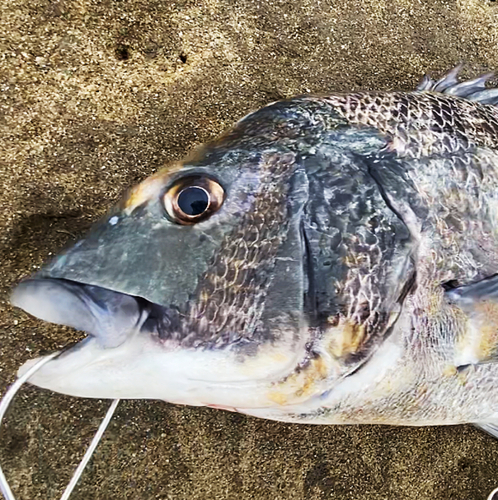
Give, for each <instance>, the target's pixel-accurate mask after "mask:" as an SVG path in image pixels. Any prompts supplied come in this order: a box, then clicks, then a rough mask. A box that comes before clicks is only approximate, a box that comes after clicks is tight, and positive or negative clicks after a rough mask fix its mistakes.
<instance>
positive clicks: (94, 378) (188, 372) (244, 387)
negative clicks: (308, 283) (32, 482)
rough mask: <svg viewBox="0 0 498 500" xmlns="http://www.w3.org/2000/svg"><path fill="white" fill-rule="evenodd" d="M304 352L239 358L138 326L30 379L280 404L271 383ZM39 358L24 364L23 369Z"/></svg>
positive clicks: (78, 387) (189, 399)
mask: <svg viewBox="0 0 498 500" xmlns="http://www.w3.org/2000/svg"><path fill="white" fill-rule="evenodd" d="M300 355H302V353H299V354H296V352H294V351H293V350H292V349H288V350H287V351H286V350H283V349H282V347H281V346H280V347H279V348H274V347H271V346H267V347H266V348H263V352H260V353H259V355H258V356H256V357H247V358H245V359H240V356H239V355H238V354H237V353H234V352H230V351H227V350H200V349H198V350H189V349H182V348H178V347H177V346H173V347H167V346H165V345H163V344H162V343H161V342H160V341H158V340H157V339H155V338H153V337H152V336H149V335H145V334H143V332H137V333H136V334H134V335H132V336H129V337H128V339H127V340H126V342H123V343H121V344H120V345H119V346H117V347H114V348H106V347H103V346H102V345H101V344H100V343H99V340H98V338H95V337H88V338H86V339H85V340H83V341H82V342H80V343H78V344H76V345H75V346H74V347H72V348H70V349H68V350H67V351H63V352H61V354H60V355H59V356H58V357H56V358H55V359H53V360H52V361H50V362H48V363H47V364H46V365H44V366H43V367H42V368H41V369H40V370H38V371H37V372H36V373H35V374H34V375H33V376H32V377H31V378H30V380H29V382H30V383H31V384H33V385H35V386H38V387H41V388H44V389H49V390H51V391H54V392H58V393H62V394H66V395H70V396H75V397H89V398H109V399H115V398H120V399H160V400H165V401H168V402H170V403H177V404H185V405H191V406H204V405H208V406H214V405H217V406H223V407H245V408H260V407H267V406H273V405H275V402H274V401H273V400H272V399H271V390H270V389H271V387H272V385H273V384H274V383H275V382H276V381H278V380H280V379H282V378H284V377H285V376H286V375H287V374H288V373H289V372H290V371H292V370H293V369H294V367H295V366H296V364H297V362H298V357H299V356H300ZM39 359H40V358H37V359H33V360H29V361H28V362H26V363H25V364H23V365H22V366H21V367H20V369H19V372H18V375H19V376H21V375H22V374H24V373H25V372H26V371H27V370H28V369H29V368H30V367H31V366H32V365H33V363H36V362H37V361H38V360H39Z"/></svg>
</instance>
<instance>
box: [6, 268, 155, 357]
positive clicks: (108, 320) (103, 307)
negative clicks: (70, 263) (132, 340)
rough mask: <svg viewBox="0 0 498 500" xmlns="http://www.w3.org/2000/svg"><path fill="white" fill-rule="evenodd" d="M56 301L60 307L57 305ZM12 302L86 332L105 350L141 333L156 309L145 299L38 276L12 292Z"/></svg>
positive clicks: (61, 323) (47, 319) (79, 283)
mask: <svg viewBox="0 0 498 500" xmlns="http://www.w3.org/2000/svg"><path fill="white" fill-rule="evenodd" d="M54 300H59V303H58V304H54V303H53V302H54ZM64 301H65V302H64ZM10 302H11V304H12V305H13V306H14V307H19V308H20V309H23V310H24V311H25V312H27V313H28V314H31V315H32V316H34V317H36V318H38V319H41V320H43V321H47V322H49V323H55V324H60V325H64V326H69V327H72V328H75V329H76V330H80V331H84V332H85V333H87V334H88V335H89V336H90V337H93V338H96V339H97V340H98V341H99V344H100V345H101V346H102V347H104V348H113V347H118V346H119V345H121V344H122V343H123V342H125V341H126V339H127V337H129V336H130V335H131V334H133V333H135V332H137V331H140V330H141V328H142V326H143V325H144V323H145V322H146V321H147V319H148V318H149V316H150V314H151V311H152V309H153V304H152V303H150V302H149V301H147V300H146V299H143V298H142V297H136V296H134V295H129V294H124V293H121V292H117V291H114V290H112V289H110V288H104V287H100V286H96V285H90V284H86V283H82V282H78V281H74V280H68V279H64V278H51V277H38V276H36V275H35V276H34V277H30V278H28V279H26V280H23V281H21V282H20V283H19V284H18V285H17V286H16V287H15V288H14V289H13V291H12V293H11V297H10ZM65 305H67V309H66V308H64V306H65ZM71 308H72V310H71ZM77 345H78V344H76V345H73V346H72V348H75V347H76V346H77Z"/></svg>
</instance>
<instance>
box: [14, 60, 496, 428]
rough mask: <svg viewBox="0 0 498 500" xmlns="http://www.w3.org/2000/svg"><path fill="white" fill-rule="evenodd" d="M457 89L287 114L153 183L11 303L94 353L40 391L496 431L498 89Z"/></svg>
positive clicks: (257, 117) (257, 120)
mask: <svg viewBox="0 0 498 500" xmlns="http://www.w3.org/2000/svg"><path fill="white" fill-rule="evenodd" d="M456 73H457V70H453V71H451V72H450V73H448V74H447V75H446V76H445V77H444V78H442V79H441V80H439V81H438V82H435V81H433V80H431V79H430V78H425V79H424V80H423V82H422V83H421V84H420V86H419V88H418V89H417V90H416V91H414V92H376V93H370V92H369V93H352V94H332V95H325V96H304V97H297V98H294V99H289V100H286V101H281V102H276V103H273V104H270V105H269V106H266V107H265V108H263V109H260V110H259V111H256V112H254V113H252V114H250V115H249V116H247V117H245V118H244V119H243V120H241V121H240V122H239V123H237V124H236V125H235V126H234V128H233V129H232V130H230V131H229V132H227V133H226V134H225V135H223V136H222V137H221V138H219V139H218V140H216V141H214V142H212V143H210V144H207V145H205V146H203V147H201V148H199V149H198V150H197V151H196V152H195V153H194V154H193V155H191V156H190V157H189V158H187V159H186V160H184V161H182V162H179V163H174V164H172V165H170V166H168V167H166V168H165V169H164V170H162V171H161V172H159V173H157V174H155V175H153V176H152V177H150V178H148V179H146V180H145V181H143V182H142V183H141V184H139V185H138V186H137V187H135V188H134V189H133V190H131V192H130V193H128V194H127V196H126V197H125V198H124V199H123V201H122V202H121V203H120V204H119V205H118V206H117V207H116V208H115V209H113V210H112V211H111V213H110V214H109V215H108V216H107V217H106V218H104V220H102V221H100V222H99V223H98V224H97V225H96V226H95V227H94V228H93V229H92V230H91V231H90V233H89V234H88V235H87V236H86V237H85V238H83V239H82V240H81V241H79V242H78V243H76V245H74V246H73V247H71V248H68V249H67V250H65V251H64V252H62V253H61V254H60V255H59V256H58V257H56V258H55V259H54V260H53V261H52V262H50V263H49V264H48V265H46V266H45V267H44V268H42V270H41V271H40V272H38V273H37V274H35V275H34V276H33V277H31V278H29V279H27V280H26V281H24V282H22V283H21V284H19V285H18V287H17V288H16V289H15V290H14V292H13V295H12V302H13V304H14V305H17V306H19V307H21V308H23V309H24V310H26V311H27V312H29V313H31V314H33V315H35V316H37V317H39V318H41V319H43V320H46V321H50V322H53V323H59V324H64V325H69V326H72V327H74V328H77V329H79V330H84V331H86V332H88V334H89V336H88V337H87V338H86V339H85V340H84V341H83V342H81V343H79V344H77V345H76V346H75V347H72V348H71V349H69V350H67V351H65V352H63V353H62V354H61V355H60V356H59V357H57V358H56V359H54V360H53V361H50V362H48V363H47V364H46V365H45V366H43V367H42V368H41V369H40V371H38V372H37V373H36V374H35V375H34V376H33V377H32V379H31V382H32V383H33V384H35V385H38V386H40V387H45V388H48V389H51V390H53V391H57V392H61V393H64V394H70V395H73V396H83V397H96V398H152V399H162V400H166V401H170V402H173V403H181V404H187V405H207V406H214V407H221V408H225V409H232V410H235V411H239V412H242V413H247V414H250V415H256V416H259V417H263V418H270V419H275V420H282V421H288V422H306V423H316V424H345V423H386V424H387V423H389V424H400V425H434V424H459V423H464V422H473V423H476V424H479V425H481V426H483V427H485V428H487V429H488V430H490V431H491V432H493V429H494V427H493V424H494V423H495V422H498V277H497V273H498V107H495V106H494V104H495V103H498V90H496V89H486V88H485V82H486V80H487V79H489V77H490V75H486V76H485V77H481V78H479V79H476V80H473V81H470V82H464V83H460V84H459V83H458V82H457V79H456ZM31 364H32V362H30V363H27V364H26V365H24V367H23V368H21V372H24V371H25V370H26V367H27V366H31Z"/></svg>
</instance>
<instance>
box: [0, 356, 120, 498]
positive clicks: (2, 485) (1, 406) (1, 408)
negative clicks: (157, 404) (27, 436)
mask: <svg viewBox="0 0 498 500" xmlns="http://www.w3.org/2000/svg"><path fill="white" fill-rule="evenodd" d="M59 354H60V353H59V352H54V353H53V354H50V355H48V356H45V357H43V358H42V359H40V361H38V362H37V363H35V364H34V365H33V366H32V367H31V368H30V369H29V370H28V371H27V372H26V373H24V374H23V375H22V376H21V377H19V378H18V379H17V380H16V381H15V382H14V383H13V384H12V385H11V386H10V387H9V389H8V390H7V392H6V393H5V394H4V396H3V398H2V400H1V401H0V427H1V425H2V419H3V417H4V415H5V412H6V411H7V408H8V407H9V405H10V403H11V402H12V399H13V398H14V396H15V395H16V393H17V391H18V390H19V389H20V388H21V386H22V385H23V384H24V383H25V382H26V381H27V380H28V379H29V378H30V377H31V375H33V374H34V373H35V372H36V371H38V370H39V369H40V368H41V367H42V366H43V365H44V364H45V363H48V362H49V361H50V360H52V359H53V358H55V357H56V356H58V355H59ZM118 403H119V399H115V400H114V401H113V402H112V403H111V406H110V407H109V409H108V410H107V413H106V415H105V417H104V420H102V423H101V424H100V426H99V428H98V430H97V432H96V433H95V436H94V437H93V439H92V442H91V443H90V446H89V447H88V449H87V450H86V453H85V455H84V456H83V458H82V460H81V462H80V463H79V465H78V467H77V468H76V470H75V471H74V474H73V477H72V478H71V481H69V484H68V485H67V487H66V489H65V490H64V493H63V494H62V497H61V500H68V498H69V496H70V495H71V493H72V491H73V490H74V487H75V486H76V484H77V483H78V481H79V479H80V477H81V475H82V474H83V471H84V470H85V467H86V466H87V464H88V462H89V460H90V458H91V457H92V455H93V453H94V451H95V449H96V448H97V446H98V444H99V441H100V440H101V439H102V436H103V434H104V432H105V430H106V427H107V426H108V425H109V422H110V421H111V418H112V416H113V415H114V411H115V410H116V408H117V406H118ZM0 492H2V494H3V496H4V497H5V500H16V498H15V496H14V494H13V493H12V490H11V489H10V486H9V484H8V482H7V479H6V478H5V474H4V473H3V470H2V467H1V465H0Z"/></svg>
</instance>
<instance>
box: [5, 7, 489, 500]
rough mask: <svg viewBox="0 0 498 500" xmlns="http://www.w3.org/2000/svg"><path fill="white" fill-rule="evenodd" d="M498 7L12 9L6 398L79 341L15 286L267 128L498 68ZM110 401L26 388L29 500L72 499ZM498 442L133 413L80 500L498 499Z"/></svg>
mask: <svg viewBox="0 0 498 500" xmlns="http://www.w3.org/2000/svg"><path fill="white" fill-rule="evenodd" d="M497 42H498V4H496V3H493V2H489V1H488V0H456V1H444V0H430V1H429V0H428V1H423V0H422V1H415V0H413V1H409V0H345V1H343V2H339V1H330V0H328V1H319V0H289V1H273V2H259V1H257V0H256V1H255V0H242V1H238V2H236V1H233V0H204V1H193V0H176V1H167V0H114V1H112V0H93V1H92V0H62V1H60V2H51V1H49V0H3V1H2V2H0V91H1V92H0V186H1V189H0V263H1V264H0V301H1V302H0V390H1V391H4V390H5V387H6V385H7V384H8V383H10V382H11V381H12V380H13V379H14V374H15V371H16V369H17V367H18V366H19V365H20V364H21V363H23V362H24V361H25V360H27V359H29V358H31V357H34V356H35V355H37V354H38V353H40V352H47V351H50V350H53V349H55V348H58V347H60V346H63V345H65V344H67V343H68V341H70V340H74V339H75V338H76V334H75V333H74V332H72V331H70V330H69V329H65V328H59V327H53V326H49V325H45V324H42V323H41V322H38V321H35V320H33V319H31V318H29V317H27V315H25V314H23V313H22V312H20V311H17V310H16V311H14V310H12V308H10V307H9V305H8V301H7V297H8V293H9V289H10V287H11V285H12V284H13V283H15V282H16V281H18V280H19V279H20V278H21V277H22V276H24V275H26V274H27V273H29V272H31V271H32V270H34V269H36V268H37V267H38V266H39V265H40V264H41V263H42V262H43V261H44V260H45V259H46V258H48V257H49V256H50V255H51V254H53V253H54V252H56V251H57V250H58V249H59V248H60V247H61V246H62V245H63V244H64V243H65V242H67V241H68V240H70V239H72V238H74V237H77V236H79V235H81V234H82V233H83V232H84V231H85V230H86V229H87V228H88V227H89V225H90V224H91V222H92V221H94V220H95V219H97V218H98V217H99V215H101V214H102V213H103V212H104V211H105V210H106V208H107V207H109V206H110V205H111V204H112V203H113V202H114V201H115V200H116V199H117V198H118V197H119V194H120V193H121V192H122V191H123V190H124V189H125V188H127V187H128V186H130V185H132V184H134V183H135V182H137V181H138V180H140V179H143V178H144V177H146V176H147V175H149V174H150V173H152V172H154V171H156V170H157V169H159V168H160V167H161V165H163V164H164V163H165V162H166V161H168V160H171V159H175V158H180V157H182V156H184V155H185V153H186V152H187V151H189V150H190V149H191V148H192V147H193V146H195V145H196V144H198V143H200V142H204V141H206V140H209V139H211V138H213V137H214V136H216V135H218V134H219V133H221V132H222V131H223V130H224V129H226V128H227V127H228V126H229V125H230V124H231V123H233V122H234V121H235V120H237V119H239V118H241V117H242V116H243V115H244V114H246V113H247V112H248V111H250V110H253V109H255V108H258V107H259V106H261V105H263V104H265V103H268V102H270V101H273V100H276V99H278V98H282V97H288V96H292V95H294V94H300V93H306V92H326V91H346V90H360V89H376V90H384V89H385V90H387V89H411V88H413V87H414V85H416V83H417V82H418V80H419V79H420V77H421V76H422V74H423V73H424V72H425V71H430V72H433V73H435V74H437V73H439V72H442V71H443V70H445V69H447V68H449V67H452V66H453V65H455V64H456V63H457V62H459V61H460V60H463V61H466V62H467V64H468V65H467V70H466V71H467V74H468V75H475V74H476V73H478V72H482V71H487V70H489V69H491V70H492V69H497V68H498V51H497V46H498V45H497ZM107 405H108V403H107V402H100V401H93V400H78V399H73V398H68V397H64V396H60V395H56V394H52V393H49V392H45V391H41V390H37V389H34V388H26V389H23V391H22V394H21V395H20V396H19V397H18V398H17V399H16V402H15V404H14V405H13V407H12V409H11V410H10V412H9V414H8V416H7V419H6V424H7V425H6V427H5V429H4V430H3V431H2V434H1V439H0V459H1V462H2V465H3V466H4V467H5V469H6V473H7V476H8V477H9V479H10V481H11V484H12V487H13V489H14V490H15V491H16V492H17V493H18V498H19V499H35V498H36V499H52V498H54V499H55V498H59V495H60V493H61V490H62V488H63V486H64V485H65V484H66V483H67V481H68V480H69V477H70V476H71V474H72V471H73V469H74V467H75V465H76V464H77V462H78V460H79V458H80V457H81V455H82V452H83V450H84V448H85V447H86V445H87V444H88V442H89V440H90V439H91V436H92V435H93V432H94V430H95V429H96V426H97V425H98V422H99V420H100V418H101V417H102V416H103V414H104V412H105V408H106V407H107ZM496 486H498V442H497V441H494V440H493V439H492V438H490V437H488V436H487V435H485V434H483V433H481V432H480V431H478V430H477V429H474V428H472V427H470V426H467V427H466V426H462V427H455V428H426V429H410V428H406V429H404V428H389V427H373V426H372V427H310V426H292V425H284V424H278V423H273V422H267V421H261V420H257V419H253V418H247V417H244V416H241V415H234V414H229V413H224V412H221V411H215V410H210V409H190V408H181V407H176V406H173V405H169V404H166V403H162V402H146V401H136V402H123V403H122V404H121V405H120V407H119V409H118V412H117V416H116V418H115V419H114V420H113V422H112V424H111V426H110V429H109V430H108V432H107V433H106V435H105V439H104V441H103V442H102V444H101V445H100V447H99V449H98V452H97V454H96V456H95V458H94V460H93V462H92V464H91V466H90V467H89V468H88V469H87V471H86V472H85V475H84V478H83V479H82V481H81V483H80V485H79V487H78V490H77V492H76V493H75V495H74V499H141V500H142V499H143V500H148V499H162V500H166V499H168V500H169V499H175V500H176V499H192V500H195V499H246V498H251V499H272V500H277V499H285V500H291V499H322V498H334V499H336V500H345V499H364V498H368V499H369V500H380V499H407V500H415V499H431V500H439V499H441V500H448V499H452V500H453V499H455V500H484V499H485V498H486V496H487V494H489V492H490V491H491V490H492V489H493V488H494V487H496Z"/></svg>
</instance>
